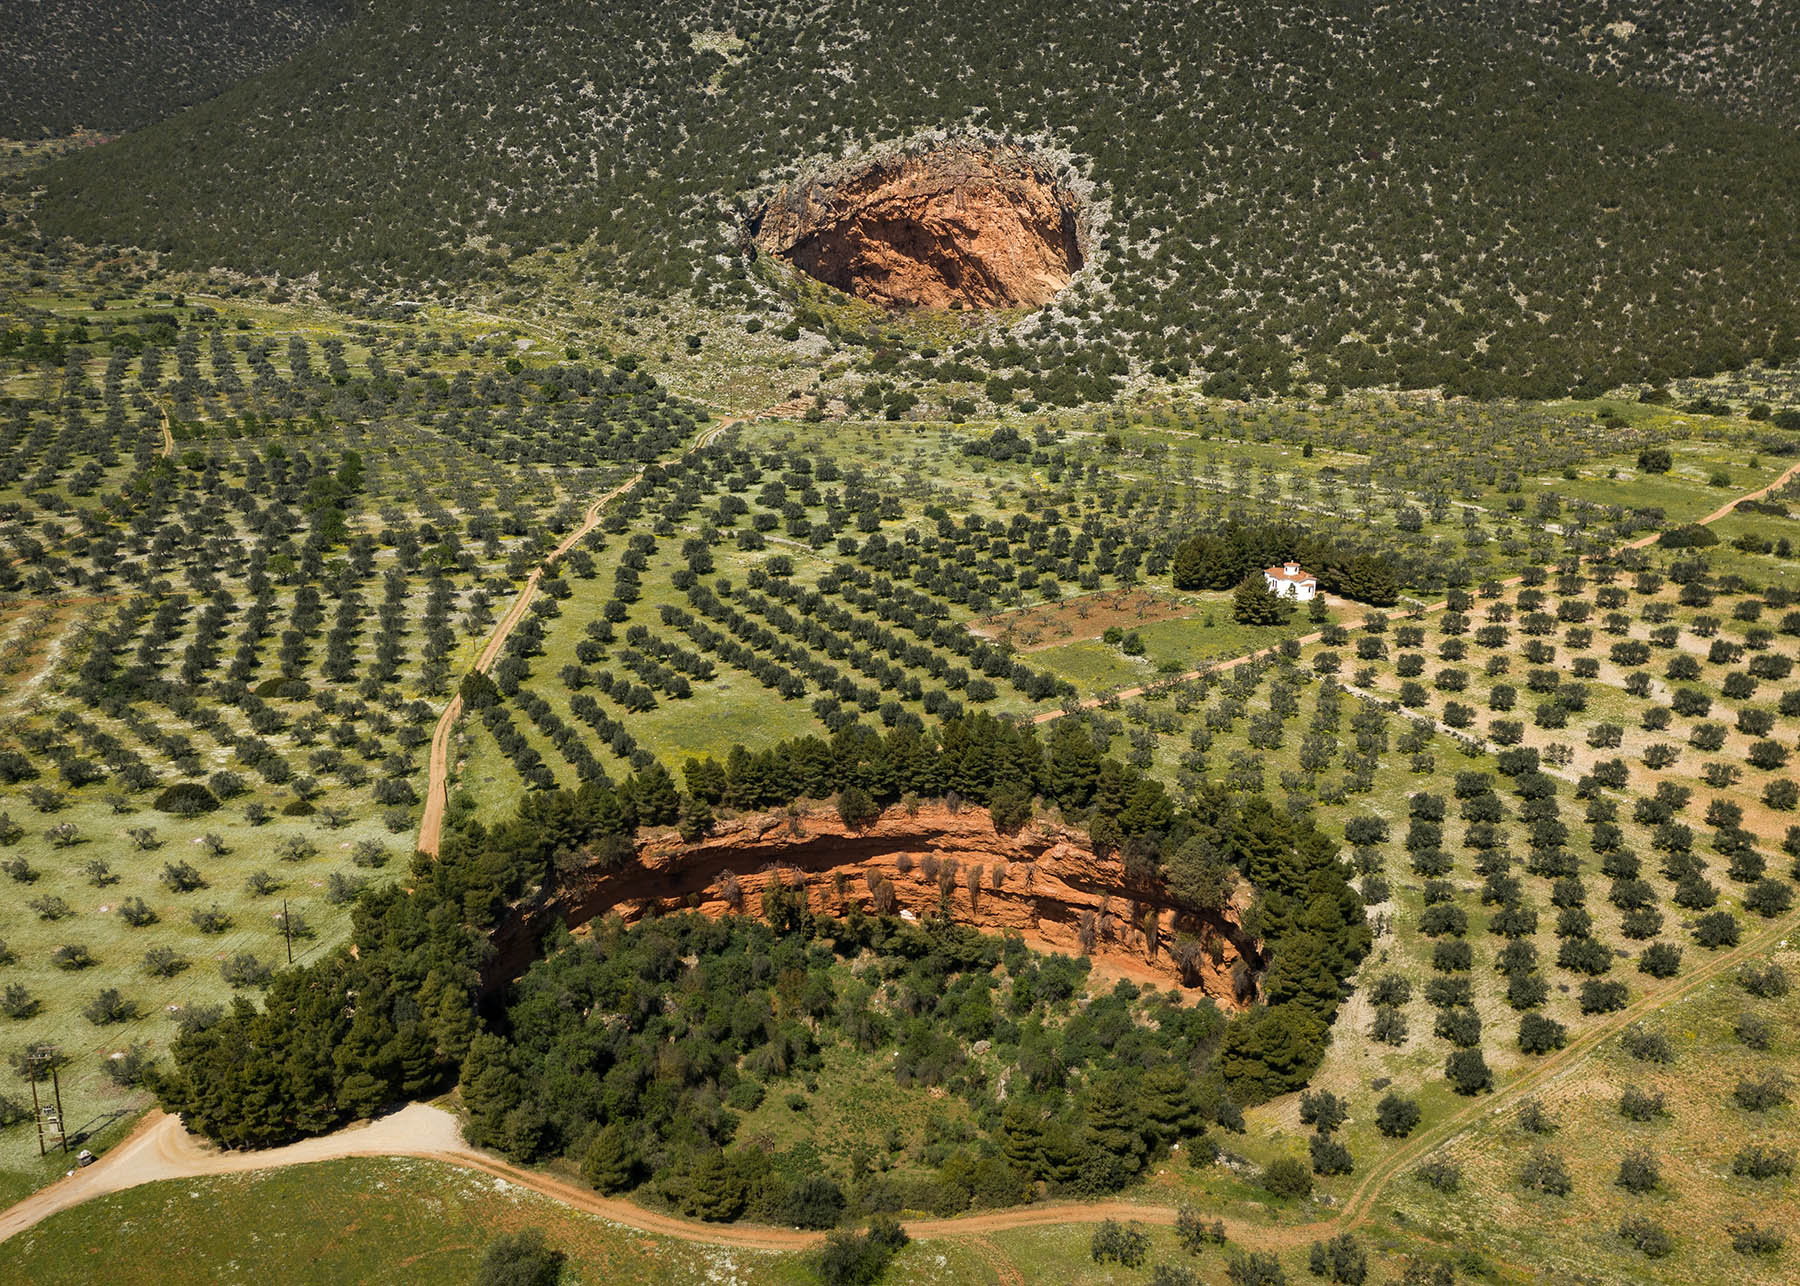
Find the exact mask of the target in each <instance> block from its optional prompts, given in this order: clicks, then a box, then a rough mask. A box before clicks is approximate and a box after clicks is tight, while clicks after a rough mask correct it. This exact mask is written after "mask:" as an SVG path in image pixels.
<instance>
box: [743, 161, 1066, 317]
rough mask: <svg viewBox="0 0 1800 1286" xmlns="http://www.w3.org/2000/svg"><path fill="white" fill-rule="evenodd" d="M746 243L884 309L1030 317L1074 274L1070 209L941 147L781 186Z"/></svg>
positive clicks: (1032, 167)
mask: <svg viewBox="0 0 1800 1286" xmlns="http://www.w3.org/2000/svg"><path fill="white" fill-rule="evenodd" d="M755 238H756V243H757V244H758V245H759V246H761V247H762V248H763V249H765V250H768V251H770V252H771V253H773V254H776V255H779V256H781V257H782V258H784V259H786V260H788V261H789V262H790V263H792V264H794V266H795V267H797V268H799V269H800V270H801V271H802V272H804V273H806V274H807V275H808V276H811V277H815V278H817V279H818V280H820V281H823V282H826V283H827V284H829V285H832V286H836V287H837V288H838V289H839V290H843V291H846V292H848V293H850V294H853V295H857V296H859V297H861V298H863V299H869V300H873V301H874V302H876V303H879V304H883V305H886V306H888V307H920V308H948V307H949V306H950V305H951V304H953V303H960V304H962V305H964V306H965V307H970V308H1001V307H1016V306H1026V307H1033V308H1035V307H1039V306H1041V305H1043V304H1046V303H1048V302H1049V301H1050V299H1051V298H1052V297H1053V296H1054V295H1055V294H1056V293H1057V292H1058V291H1059V290H1061V289H1062V288H1063V287H1064V286H1066V285H1068V284H1069V278H1070V277H1071V276H1072V275H1073V274H1074V273H1075V271H1076V270H1077V269H1079V268H1080V267H1081V262H1082V254H1081V241H1080V236H1079V232H1078V226H1077V218H1076V202H1075V198H1074V197H1073V196H1072V195H1071V194H1070V193H1069V192H1068V191H1067V190H1066V189H1065V188H1063V187H1062V186H1060V185H1059V184H1058V183H1057V182H1056V180H1055V178H1054V176H1052V175H1051V174H1050V173H1049V171H1048V170H1046V169H1045V168H1043V167H1042V166H1040V165H1038V164H1037V163H1035V162H1033V161H1031V160H1030V159H1029V158H1027V157H1024V156H1022V155H1019V154H1012V153H997V152H991V151H987V150H983V149H979V148H974V147H949V148H943V149H939V150H937V151H933V152H929V153H925V154H922V155H910V156H899V157H894V158H891V159H888V160H884V161H878V162H876V163H874V164H872V165H870V166H869V167H867V168H866V169H864V170H862V171H861V172H859V173H857V174H854V175H852V176H850V177H848V178H846V179H843V180H842V181H839V182H827V181H824V180H814V181H811V182H807V183H802V184H797V185H794V186H792V187H784V188H782V189H781V191H780V192H778V193H777V194H776V196H775V198H774V199H773V200H772V201H770V202H769V203H768V205H767V206H765V207H764V208H763V210H762V212H761V215H760V221H759V223H758V224H757V226H756V229H755Z"/></svg>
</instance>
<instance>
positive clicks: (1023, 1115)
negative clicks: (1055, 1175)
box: [1000, 1098, 1046, 1179]
mask: <svg viewBox="0 0 1800 1286" xmlns="http://www.w3.org/2000/svg"><path fill="white" fill-rule="evenodd" d="M1044 1133H1045V1131H1044V1118H1043V1113H1042V1112H1040V1111H1039V1110H1038V1109H1037V1108H1035V1107H1033V1106H1031V1105H1029V1104H1027V1103H1026V1102H1024V1101H1023V1100H1021V1099H1017V1098H1015V1099H1014V1100H1013V1101H1012V1102H1010V1103H1008V1104H1007V1105H1006V1111H1005V1113H1004V1114H1003V1115H1002V1116H1001V1118H1000V1135H1001V1145H1000V1147H1001V1153H1002V1154H1003V1155H1004V1156H1005V1157H1006V1163H1007V1164H1008V1165H1010V1166H1011V1167H1012V1168H1013V1169H1015V1170H1017V1171H1018V1172H1019V1173H1020V1174H1023V1175H1028V1176H1029V1177H1031V1178H1033V1179H1041V1178H1044V1177H1046V1175H1045V1169H1046V1167H1045V1163H1044Z"/></svg>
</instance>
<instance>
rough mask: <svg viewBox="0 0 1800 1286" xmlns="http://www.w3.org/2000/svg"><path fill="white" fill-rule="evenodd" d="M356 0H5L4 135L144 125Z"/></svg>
mask: <svg viewBox="0 0 1800 1286" xmlns="http://www.w3.org/2000/svg"><path fill="white" fill-rule="evenodd" d="M350 8H351V3H350V0H126V2H125V3H120V0H7V4H6V5H5V7H4V8H0V138H7V137H10V138H26V139H31V138H43V137H52V136H56V135H62V134H68V133H70V132H71V131H73V130H76V129H91V130H100V131H102V132H105V133H113V132H117V131H123V130H130V129H137V128H139V127H141V126H144V125H148V124H149V123H150V122H152V121H159V120H161V119H162V118H163V117H165V116H173V115H174V114H175V113H177V112H180V111H183V110H185V109H187V108H189V107H192V106H193V105H194V104H195V103H203V102H205V101H206V100H207V99H209V98H212V97H213V96H214V95H216V94H218V93H220V92H221V91H223V90H225V89H228V88H230V87H231V86H232V85H235V84H237V83H238V82H239V81H241V80H243V79H245V78H246V77H248V76H253V75H255V74H256V73H257V72H259V71H262V70H264V69H265V68H268V67H272V66H274V65H275V64H277V63H279V62H283V61H285V60H287V59H289V58H292V57H293V56H294V55H295V54H297V53H299V52H300V51H301V50H302V49H305V48H306V47H307V46H309V45H311V44H314V43H316V42H317V41H319V40H321V39H323V38H324V36H325V35H326V34H327V33H328V32H330V31H333V30H335V29H336V28H337V27H339V26H341V25H342V24H343V23H344V22H345V21H346V20H347V19H348V18H349V16H350Z"/></svg>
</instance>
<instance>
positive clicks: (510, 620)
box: [165, 416, 744, 857]
mask: <svg viewBox="0 0 1800 1286" xmlns="http://www.w3.org/2000/svg"><path fill="white" fill-rule="evenodd" d="M743 420H744V417H743V416H728V417H727V418H725V419H723V420H720V421H719V422H718V423H717V424H715V425H713V426H712V427H710V428H708V429H707V430H706V431H705V432H703V433H701V434H700V435H699V436H698V437H696V438H695V439H694V442H693V445H692V446H690V447H688V449H687V450H686V451H684V452H683V453H682V454H683V455H684V456H688V455H692V454H693V453H694V452H696V451H699V450H701V449H702V448H704V447H708V446H711V445H712V444H713V443H714V442H716V441H718V439H719V435H720V434H722V433H724V432H725V430H727V429H729V428H731V427H732V426H733V425H735V424H741V423H743ZM165 431H166V430H165ZM643 480H644V471H643V470H642V469H639V470H638V471H637V472H636V473H635V474H633V475H632V476H631V477H630V478H627V479H626V480H625V481H624V482H621V483H620V484H619V485H618V486H616V487H614V488H613V489H612V490H611V491H609V492H607V493H606V494H605V495H603V496H600V497H599V498H597V499H596V500H595V501H594V502H593V503H592V504H590V505H589V506H588V507H587V511H586V512H585V513H583V514H582V516H581V525H580V526H579V527H577V528H575V530H574V531H572V532H570V533H569V534H568V535H567V536H565V537H564V538H563V542H562V543H561V544H560V545H558V546H557V547H556V548H555V549H553V550H551V551H550V552H549V553H548V554H546V555H545V556H544V561H543V562H542V563H540V564H538V565H537V566H536V567H534V568H532V569H531V574H530V575H529V576H527V577H526V578H525V583H524V584H523V585H522V586H520V587H519V593H518V597H516V598H514V599H513V601H512V606H510V607H508V608H507V609H506V615H504V616H502V617H501V618H500V620H499V623H498V624H496V625H495V626H494V630H493V633H491V634H490V635H489V636H488V641H487V643H486V644H485V645H484V646H483V647H482V649H481V655H480V656H479V657H477V658H476V661H475V668H476V669H477V670H479V671H481V672H482V673H483V674H486V673H487V672H488V671H489V670H491V669H493V667H494V662H496V661H498V660H499V659H500V650H501V649H502V648H503V647H505V646H506V640H507V637H508V636H509V635H511V634H512V632H513V630H514V629H515V628H516V627H517V626H518V624H519V622H520V621H522V620H524V619H525V613H526V612H527V611H529V610H530V608H531V600H532V599H534V598H536V597H537V587H538V582H539V581H540V580H541V579H543V575H544V572H545V570H546V569H547V568H549V567H550V566H551V564H553V563H555V562H556V560H557V559H559V558H561V557H562V556H563V555H564V554H566V553H568V552H569V551H570V550H571V549H573V548H575V545H576V543H577V542H578V541H580V540H581V538H582V537H583V536H585V535H587V534H588V533H589V532H590V531H592V530H593V529H594V528H595V527H597V526H599V525H600V515H601V514H602V513H604V512H605V511H606V506H608V505H609V504H611V503H612V502H613V501H615V500H617V499H618V498H619V497H620V496H622V495H624V494H625V493H626V492H627V491H630V490H631V489H632V488H633V487H635V486H637V484H638V483H640V482H642V481H643ZM461 717H462V696H461V695H460V694H458V695H457V696H453V697H451V698H450V703H449V704H448V705H446V706H445V707H444V713H443V714H441V715H439V716H438V721H437V727H436V728H434V729H433V730H432V734H431V757H430V761H429V763H428V766H427V772H428V774H429V775H428V779H427V781H426V784H425V814H424V816H423V817H421V818H420V819H419V840H418V843H417V845H416V847H417V848H418V850H419V851H420V852H421V853H430V854H431V855H432V856H434V857H435V856H436V855H437V851H438V843H439V841H440V839H441V838H442V837H443V831H444V807H445V805H446V804H447V803H449V797H450V786H449V783H450V734H451V732H452V730H454V729H455V727H456V721H457V720H458V719H459V718H461Z"/></svg>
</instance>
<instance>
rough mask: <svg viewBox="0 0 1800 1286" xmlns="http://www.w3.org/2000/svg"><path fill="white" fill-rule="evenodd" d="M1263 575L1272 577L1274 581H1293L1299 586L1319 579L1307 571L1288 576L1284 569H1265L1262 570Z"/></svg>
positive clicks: (1286, 570)
mask: <svg viewBox="0 0 1800 1286" xmlns="http://www.w3.org/2000/svg"><path fill="white" fill-rule="evenodd" d="M1263 575H1265V576H1273V577H1274V578H1275V579H1276V580H1285V581H1293V582H1294V583H1296V584H1301V585H1304V584H1305V583H1306V582H1307V581H1316V580H1318V579H1319V578H1318V577H1317V576H1314V575H1313V574H1312V573H1311V572H1308V571H1296V572H1294V573H1293V575H1291V576H1290V575H1289V574H1288V569H1287V568H1286V567H1265V568H1263Z"/></svg>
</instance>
